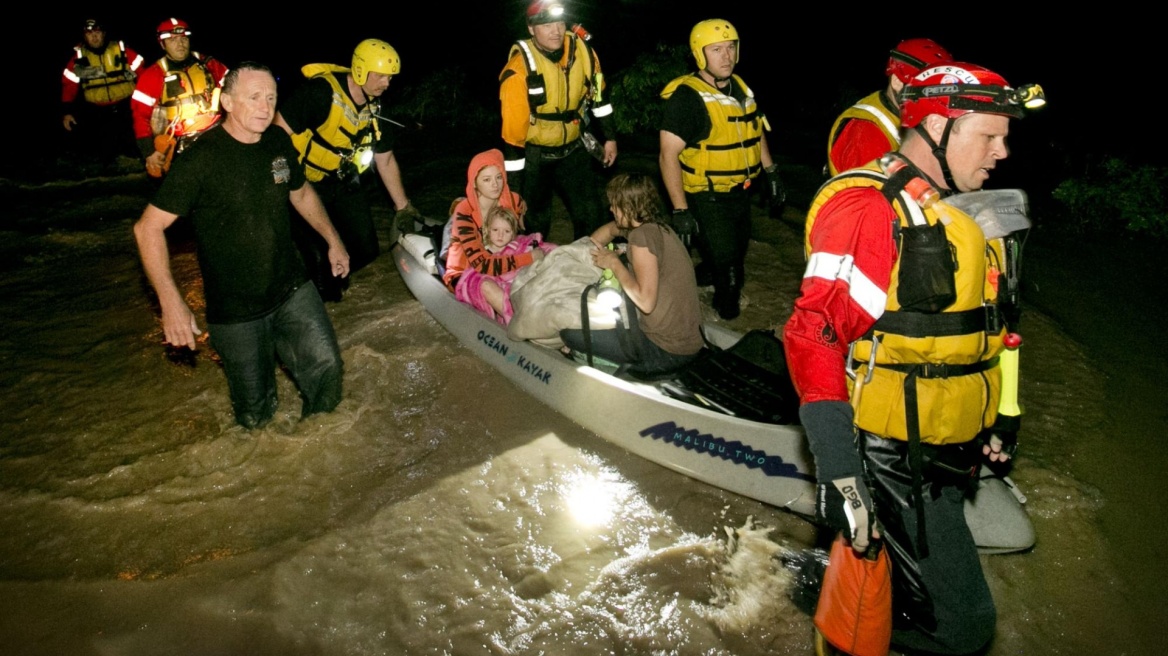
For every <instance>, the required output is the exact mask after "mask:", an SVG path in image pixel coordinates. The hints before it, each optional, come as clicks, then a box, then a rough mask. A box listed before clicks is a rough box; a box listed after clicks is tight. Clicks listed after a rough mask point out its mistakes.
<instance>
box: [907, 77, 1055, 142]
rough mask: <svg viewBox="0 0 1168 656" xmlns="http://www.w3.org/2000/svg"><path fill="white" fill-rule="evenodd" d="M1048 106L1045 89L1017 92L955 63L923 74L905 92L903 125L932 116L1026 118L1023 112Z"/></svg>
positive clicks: (999, 80) (1003, 81) (1002, 81)
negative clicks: (975, 115) (972, 114)
mask: <svg viewBox="0 0 1168 656" xmlns="http://www.w3.org/2000/svg"><path fill="white" fill-rule="evenodd" d="M1044 103H1045V96H1044V95H1043V93H1042V87H1039V86H1038V85H1035V84H1028V85H1026V86H1024V87H1021V88H1019V89H1014V88H1013V87H1011V86H1010V85H1009V84H1008V83H1007V82H1006V79H1005V78H1003V77H1002V76H1001V75H998V74H997V73H994V72H993V71H991V70H988V69H985V68H982V67H981V66H977V65H976V64H965V63H959V62H955V63H952V64H945V65H942V66H934V67H932V68H929V69H926V70H924V71H921V73H920V74H918V75H917V76H916V77H914V78H912V79H911V80H909V82H908V84H906V85H905V87H904V90H903V91H901V96H900V124H901V126H902V127H905V128H913V127H916V126H918V125H920V123H921V121H923V120H924V118H925V117H926V116H928V115H929V114H940V115H941V116H944V117H946V118H950V119H955V118H959V117H961V116H964V115H966V114H969V113H972V112H980V113H984V114H999V115H1001V116H1008V117H1010V118H1022V112H1023V108H1024V107H1025V108H1027V109H1033V108H1036V107H1041V106H1042V105H1043V104H1044Z"/></svg>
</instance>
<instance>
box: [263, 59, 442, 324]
mask: <svg viewBox="0 0 1168 656" xmlns="http://www.w3.org/2000/svg"><path fill="white" fill-rule="evenodd" d="M301 72H302V73H304V76H305V77H306V78H308V81H307V82H306V83H304V84H302V85H300V87H298V88H297V89H296V90H295V91H294V92H293V93H292V95H291V97H290V98H289V99H288V100H287V101H286V102H283V103H281V105H280V112H279V114H277V116H276V125H279V126H280V127H282V128H284V130H286V131H287V132H288V134H290V135H292V143H293V145H295V146H296V150H297V151H298V152H299V154H300V164H301V165H302V166H303V167H304V174H305V176H306V177H307V178H308V180H309V181H310V182H311V183H312V185H313V186H314V187H315V188H316V193H317V195H319V196H320V198H321V200H322V201H323V202H324V205H325V208H326V209H327V210H328V214H329V216H330V217H331V218H332V221H333V225H334V226H336V229H337V232H338V233H339V234H340V235H341V241H343V242H344V244H345V248H346V249H347V250H348V251H349V257H350V258H351V259H350V266H351V271H357V270H359V269H361V268H362V267H364V266H365V265H367V264H369V263H370V262H372V261H373V260H374V259H376V258H377V255H378V253H379V252H380V250H379V245H378V242H377V231H376V229H375V227H374V224H373V214H372V212H371V210H370V208H369V203H368V201H367V200H366V198H365V194H364V193H363V192H362V190H361V184H362V180H366V179H368V177H369V176H368V175H365V174H366V173H367V172H368V171H369V170H370V169H376V172H377V176H378V178H380V180H381V183H382V185H384V186H385V190H386V191H387V192H389V196H390V198H391V199H392V200H393V204H394V207H395V208H396V209H397V221H398V225H399V226H400V227H401V228H402V229H403V230H413V229H414V228H415V227H416V224H417V223H418V222H420V221H421V220H422V215H421V213H420V212H418V210H416V209H415V208H414V206H413V205H411V204H410V199H409V197H408V196H407V195H406V190H405V187H404V186H403V185H402V176H401V169H400V168H399V167H398V162H397V159H396V158H395V157H394V154H393V147H394V142H395V139H396V137H397V130H396V127H397V126H398V124H395V123H393V122H392V121H389V120H388V119H386V118H385V117H384V116H383V109H382V106H381V97H382V94H384V93H385V92H386V90H387V89H388V88H389V83H390V81H391V79H392V78H393V76H394V75H397V74H399V73H400V72H401V57H399V56H398V53H397V50H395V49H394V48H393V46H391V45H389V44H388V43H386V42H385V41H381V40H379V39H366V40H364V41H362V42H361V43H359V44H357V47H356V49H354V50H353V56H352V61H351V65H350V66H349V67H344V66H336V65H333V64H308V65H307V66H305V67H303V68H302V69H301ZM294 227H295V228H296V230H295V231H294V236H295V237H296V240H297V245H298V246H299V247H300V251H301V255H303V256H304V260H305V264H306V265H307V266H308V269H309V275H311V276H312V277H313V281H314V282H315V283H316V285H317V289H318V290H319V291H320V295H321V297H322V298H324V300H326V301H339V300H341V296H342V295H343V292H344V288H345V287H347V285H348V282H349V279H348V277H345V278H335V277H334V276H333V275H332V269H331V265H330V263H329V260H328V245H327V244H326V243H325V242H324V240H323V239H321V238H320V236H319V235H318V234H317V233H316V232H315V231H314V230H311V229H309V226H308V225H307V224H304V222H296V223H295V224H294Z"/></svg>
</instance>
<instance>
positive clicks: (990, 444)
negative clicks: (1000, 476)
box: [978, 414, 1022, 471]
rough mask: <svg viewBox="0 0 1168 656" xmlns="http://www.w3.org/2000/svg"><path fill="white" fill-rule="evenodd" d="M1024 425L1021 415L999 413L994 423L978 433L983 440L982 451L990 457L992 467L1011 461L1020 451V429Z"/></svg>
mask: <svg viewBox="0 0 1168 656" xmlns="http://www.w3.org/2000/svg"><path fill="white" fill-rule="evenodd" d="M1021 427H1022V417H1021V416H1011V415H1003V414H999V415H998V418H997V420H995V421H994V425H993V426H990V427H989V428H987V429H986V430H984V431H982V432H981V434H980V435H978V440H979V441H980V442H981V445H982V446H981V452H982V455H984V456H985V457H986V458H988V459H989V461H990V465H991V468H992V469H994V470H995V471H997V470H998V467H995V465H997V466H1000V465H1003V464H1005V463H1007V462H1009V461H1010V460H1011V459H1012V458H1013V457H1014V453H1015V452H1016V451H1018V429H1019V428H1021Z"/></svg>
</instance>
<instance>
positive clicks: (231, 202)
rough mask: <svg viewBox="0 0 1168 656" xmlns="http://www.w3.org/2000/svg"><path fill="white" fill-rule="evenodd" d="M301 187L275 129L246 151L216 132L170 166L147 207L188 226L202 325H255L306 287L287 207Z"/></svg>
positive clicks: (292, 156) (287, 146)
mask: <svg viewBox="0 0 1168 656" xmlns="http://www.w3.org/2000/svg"><path fill="white" fill-rule="evenodd" d="M304 184H305V181H304V171H303V170H302V169H301V167H299V166H297V165H296V149H295V148H293V147H292V140H291V139H289V138H288V135H287V134H286V133H285V132H284V131H283V130H281V129H280V128H277V127H269V128H268V130H267V131H266V132H264V134H263V135H262V136H261V138H260V141H259V142H258V143H254V144H245V143H242V142H240V141H237V140H236V139H235V138H234V137H232V136H231V135H230V134H229V133H228V132H227V131H226V130H224V129H223V128H222V127H221V126H216V127H215V128H212V129H211V130H208V131H207V132H206V133H205V134H204V135H202V136H201V137H199V140H198V141H196V142H195V143H194V144H192V145H191V147H190V148H189V149H187V151H186V152H184V153H183V154H182V155H181V156H179V157H178V158H176V159H175V163H174V166H173V167H172V168H171V170H170V173H168V174H167V176H166V178H165V179H164V180H163V183H162V188H161V189H160V190H159V191H158V194H157V195H155V197H154V200H153V205H154V206H155V207H157V208H159V209H161V210H163V211H166V212H170V213H172V214H178V215H179V216H183V217H189V218H190V220H191V221H192V222H193V225H194V228H195V241H196V242H197V244H198V249H199V267H200V268H201V269H202V272H203V287H204V292H205V295H206V299H207V322H208V323H239V322H243V321H251V320H253V319H258V318H260V317H262V316H264V315H265V314H267V313H269V312H271V311H272V310H274V309H276V307H278V306H279V305H280V303H282V302H283V301H284V300H285V299H286V298H288V296H289V295H290V294H291V293H292V291H293V290H294V289H296V288H297V287H298V286H300V285H301V284H303V283H305V282H306V281H307V280H308V276H307V274H305V271H304V264H303V263H302V262H301V260H300V256H299V254H298V253H297V251H296V247H295V246H294V245H293V243H292V233H291V223H290V220H291V214H290V211H289V201H288V194H289V192H291V191H294V190H296V189H299V188H300V187H302V186H304Z"/></svg>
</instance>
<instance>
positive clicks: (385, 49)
mask: <svg viewBox="0 0 1168 656" xmlns="http://www.w3.org/2000/svg"><path fill="white" fill-rule="evenodd" d="M350 70H351V71H352V74H353V81H355V82H356V83H357V84H359V85H363V84H365V82H366V80H368V79H369V74H370V73H381V74H382V75H397V74H398V73H400V72H401V57H399V56H398V54H397V50H394V49H393V46H391V45H389V44H388V43H386V42H385V41H382V40H381V39H365V40H364V41H362V42H361V43H358V44H357V47H356V48H355V49H354V50H353V63H352V66H351V67H350Z"/></svg>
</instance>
